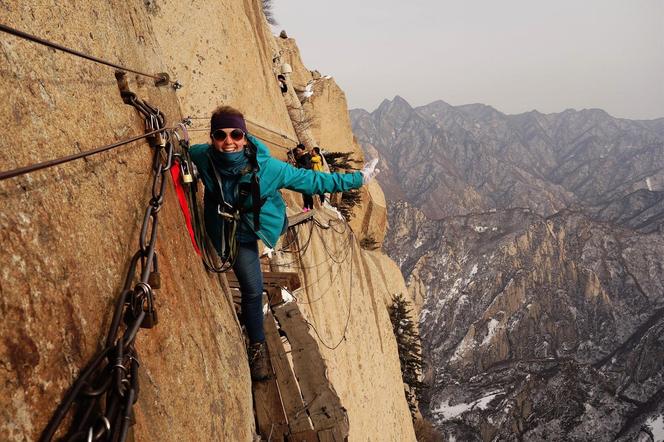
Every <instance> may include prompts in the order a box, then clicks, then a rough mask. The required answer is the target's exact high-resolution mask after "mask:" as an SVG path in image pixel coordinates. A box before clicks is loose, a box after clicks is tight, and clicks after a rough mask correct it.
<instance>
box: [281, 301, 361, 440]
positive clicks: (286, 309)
mask: <svg viewBox="0 0 664 442" xmlns="http://www.w3.org/2000/svg"><path fill="white" fill-rule="evenodd" d="M273 310H274V314H275V316H276V318H277V320H278V321H279V325H280V326H281V329H282V331H284V332H285V333H286V336H287V337H288V341H289V342H290V344H291V348H292V352H291V356H292V358H293V370H294V372H295V375H296V377H297V379H298V381H299V385H300V391H301V392H302V397H303V398H304V400H305V402H306V403H307V411H308V413H309V416H310V418H311V421H312V423H313V425H314V428H315V429H316V430H318V431H321V430H327V429H329V430H333V433H334V435H335V437H341V440H343V439H344V438H346V437H348V429H349V428H348V415H347V413H346V410H345V409H344V408H343V406H342V405H341V401H340V400H339V396H338V395H337V393H336V391H335V390H334V387H333V386H332V384H331V383H330V381H329V380H328V379H327V376H326V375H325V372H326V370H327V368H326V366H325V361H324V360H323V357H322V356H321V353H320V349H319V347H318V344H317V343H316V341H315V340H314V338H313V337H312V336H311V335H310V334H309V326H308V325H307V322H306V321H305V319H304V317H303V316H302V313H301V312H300V310H299V307H298V305H297V304H296V303H288V304H282V305H280V306H277V307H274V309H273Z"/></svg>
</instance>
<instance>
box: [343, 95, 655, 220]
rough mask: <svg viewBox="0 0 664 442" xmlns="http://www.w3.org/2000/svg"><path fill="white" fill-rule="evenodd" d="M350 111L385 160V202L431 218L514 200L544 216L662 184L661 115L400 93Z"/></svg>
mask: <svg viewBox="0 0 664 442" xmlns="http://www.w3.org/2000/svg"><path fill="white" fill-rule="evenodd" d="M350 116H351V121H352V124H353V132H354V134H355V136H356V137H357V139H358V140H359V141H360V143H361V144H362V145H363V146H364V148H365V151H367V152H369V153H370V154H378V155H379V156H380V158H381V159H382V164H381V166H382V168H383V169H384V172H385V173H383V174H381V175H379V178H378V179H379V181H380V183H381V185H383V188H384V190H385V192H386V196H387V198H388V200H393V201H395V200H399V199H403V200H406V201H408V202H410V203H411V204H413V205H415V206H417V207H418V208H420V209H421V210H423V211H424V212H425V213H426V214H427V215H428V216H429V217H430V218H434V219H437V218H443V217H446V216H451V215H462V214H468V213H474V212H483V211H487V210H490V209H496V208H514V207H528V208H530V209H532V210H534V211H535V212H537V213H539V214H541V215H550V214H552V213H555V212H556V211H558V210H560V209H561V208H564V207H568V206H571V205H574V204H583V205H592V206H597V207H598V209H597V210H600V208H601V207H603V206H608V205H612V207H613V209H614V210H615V208H616V206H617V205H620V204H621V203H619V201H622V200H624V198H625V197H628V199H629V196H630V195H632V194H633V193H634V192H636V191H638V190H639V189H645V190H650V191H658V190H664V118H662V119H659V120H651V121H632V120H624V119H618V118H613V117H611V116H610V115H609V114H607V113H606V112H604V111H602V110H599V109H588V110H581V111H575V110H566V111H564V112H561V113H557V114H542V113H539V112H537V111H532V112H527V113H524V114H519V115H506V114H503V113H501V112H499V111H497V110H496V109H494V108H492V107H491V106H486V105H483V104H469V105H464V106H451V105H449V104H447V103H445V102H444V101H435V102H433V103H431V104H428V105H426V106H421V107H416V108H413V107H411V106H410V105H409V104H408V103H407V102H406V101H405V100H404V99H403V98H401V97H399V96H397V97H395V98H394V99H393V100H392V101H389V100H384V101H383V102H382V103H381V105H380V106H379V107H378V109H376V110H375V111H373V112H371V113H369V112H367V111H365V110H362V109H354V110H351V111H350ZM648 199H649V200H650V198H648ZM659 199H660V200H661V195H660V198H659ZM613 216H618V215H617V214H615V213H614V215H613Z"/></svg>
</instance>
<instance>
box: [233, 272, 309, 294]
mask: <svg viewBox="0 0 664 442" xmlns="http://www.w3.org/2000/svg"><path fill="white" fill-rule="evenodd" d="M226 278H227V279H228V285H229V286H230V287H231V288H240V282H239V281H238V280H237V276H235V273H233V272H232V271H229V272H228V273H226ZM300 286H301V283H300V276H299V275H298V274H297V273H295V272H263V288H265V289H267V288H269V287H286V288H287V289H288V290H289V291H291V292H292V291H293V290H297V289H299V288H300Z"/></svg>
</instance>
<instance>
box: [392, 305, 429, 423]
mask: <svg viewBox="0 0 664 442" xmlns="http://www.w3.org/2000/svg"><path fill="white" fill-rule="evenodd" d="M389 313H390V320H391V321H392V330H393V331H394V336H396V338H397V348H398V351H399V361H400V362H401V377H402V378H403V382H404V390H405V392H406V401H407V402H408V408H409V409H410V414H411V416H412V417H413V419H415V412H416V411H417V403H418V402H419V399H420V394H421V392H422V387H423V384H422V382H420V373H421V372H422V347H421V345H420V338H419V336H418V334H417V331H416V329H415V324H414V323H413V320H412V319H411V315H410V313H411V309H410V308H409V303H408V301H406V300H405V299H404V297H403V295H401V294H398V295H394V296H392V305H391V306H390V307H389Z"/></svg>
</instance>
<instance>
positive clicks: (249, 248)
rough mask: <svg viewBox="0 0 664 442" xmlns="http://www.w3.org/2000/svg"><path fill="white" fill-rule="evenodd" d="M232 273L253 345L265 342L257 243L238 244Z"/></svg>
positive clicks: (261, 279) (261, 282)
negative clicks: (236, 283) (238, 289)
mask: <svg viewBox="0 0 664 442" xmlns="http://www.w3.org/2000/svg"><path fill="white" fill-rule="evenodd" d="M233 271H234V272H235V276H236V277H237V280H238V282H239V283H240V293H242V319H243V321H244V325H245V327H246V328H247V335H249V341H250V342H251V343H252V344H253V343H256V342H263V341H265V332H264V331H263V272H261V265H260V260H259V259H258V243H257V242H256V241H252V242H240V243H239V244H238V254H237V258H236V259H235V264H233Z"/></svg>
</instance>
